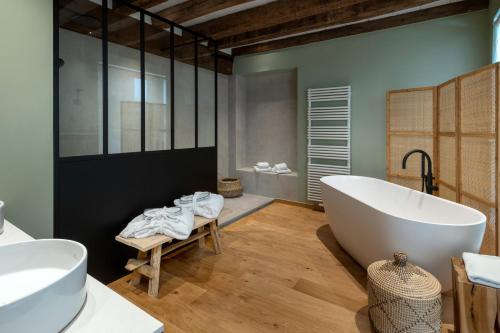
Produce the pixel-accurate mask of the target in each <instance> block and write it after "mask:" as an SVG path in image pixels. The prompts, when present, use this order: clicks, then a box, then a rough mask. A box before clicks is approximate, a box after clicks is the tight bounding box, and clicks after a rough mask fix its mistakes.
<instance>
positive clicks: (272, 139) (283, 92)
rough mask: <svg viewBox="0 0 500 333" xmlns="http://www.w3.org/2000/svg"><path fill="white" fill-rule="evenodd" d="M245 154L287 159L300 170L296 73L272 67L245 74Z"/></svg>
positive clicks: (254, 158)
mask: <svg viewBox="0 0 500 333" xmlns="http://www.w3.org/2000/svg"><path fill="white" fill-rule="evenodd" d="M245 100H246V110H245V128H246V138H245V145H246V156H245V157H246V158H245V160H244V161H242V162H243V165H241V166H242V167H243V166H253V165H255V163H257V162H259V161H267V162H269V163H271V164H274V163H281V162H286V163H287V164H288V166H289V168H291V169H292V170H297V73H296V71H295V70H288V71H277V72H275V71H271V72H263V73H258V74H253V75H249V76H246V98H245Z"/></svg>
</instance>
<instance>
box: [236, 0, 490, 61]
mask: <svg viewBox="0 0 500 333" xmlns="http://www.w3.org/2000/svg"><path fill="white" fill-rule="evenodd" d="M486 8H488V0H465V1H463V2H457V3H451V4H447V5H443V6H438V7H433V8H429V9H425V10H420V11H416V12H412V13H407V14H401V15H396V16H392V17H388V18H383V19H379V20H373V21H368V22H363V23H357V24H352V25H348V26H343V27H340V28H335V29H329V30H323V31H319V32H313V33H309V34H305V35H300V36H295V37H290V38H284V39H278V40H274V41H270V42H264V43H259V44H253V45H248V46H243V47H238V48H235V49H233V55H234V56H239V55H245V54H252V53H260V52H269V51H275V50H279V49H283V48H287V47H293V46H299V45H305V44H309V43H314V42H320V41H324V40H329V39H334V38H339V37H345V36H351V35H357V34H361V33H365V32H370V31H377V30H382V29H387V28H392V27H397V26H401V25H407V24H412V23H417V22H422V21H427V20H433V19H437V18H441V17H446V16H452V15H458V14H463V13H468V12H471V11H476V10H482V9H486Z"/></svg>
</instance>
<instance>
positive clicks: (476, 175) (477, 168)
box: [461, 137, 496, 204]
mask: <svg viewBox="0 0 500 333" xmlns="http://www.w3.org/2000/svg"><path fill="white" fill-rule="evenodd" d="M461 146H462V147H461V150H462V155H461V160H462V161H461V163H462V165H461V170H462V174H461V181H462V192H466V193H469V194H472V195H474V196H475V197H477V198H480V199H483V200H484V201H487V202H491V203H492V204H494V203H495V158H496V157H495V148H496V147H495V140H494V139H488V138H475V137H462V139H461Z"/></svg>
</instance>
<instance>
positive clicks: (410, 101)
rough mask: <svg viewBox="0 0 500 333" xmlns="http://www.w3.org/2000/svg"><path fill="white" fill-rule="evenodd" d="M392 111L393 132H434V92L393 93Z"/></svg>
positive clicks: (391, 100)
mask: <svg viewBox="0 0 500 333" xmlns="http://www.w3.org/2000/svg"><path fill="white" fill-rule="evenodd" d="M390 110H391V119H390V129H391V131H428V132H432V123H433V120H432V117H433V92H432V90H415V91H404V92H396V93H391V96H390Z"/></svg>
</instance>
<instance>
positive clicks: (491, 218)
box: [462, 195, 497, 255]
mask: <svg viewBox="0 0 500 333" xmlns="http://www.w3.org/2000/svg"><path fill="white" fill-rule="evenodd" d="M462 203H463V204H464V205H466V206H469V207H472V208H474V209H477V210H479V211H480V212H483V214H484V215H486V218H487V223H486V230H485V232H484V238H483V244H482V245H481V253H483V254H493V255H494V254H495V239H496V234H497V232H496V223H495V219H496V217H495V208H494V207H491V206H490V205H486V204H484V203H481V202H479V201H476V200H474V199H471V198H469V197H467V196H465V195H464V196H462Z"/></svg>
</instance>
